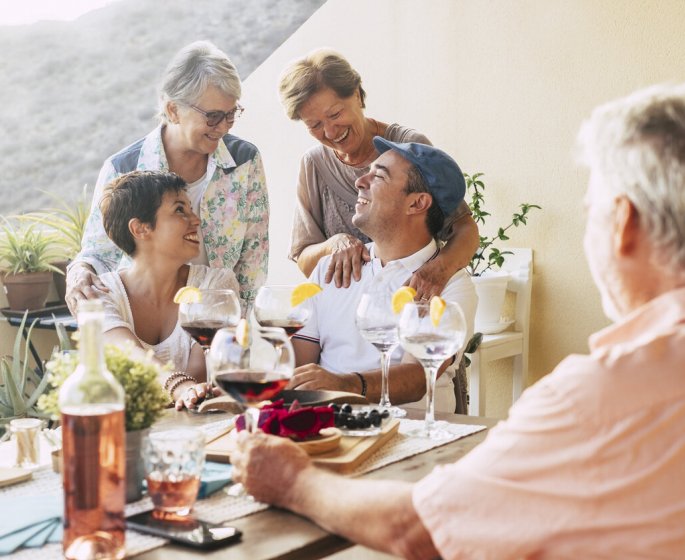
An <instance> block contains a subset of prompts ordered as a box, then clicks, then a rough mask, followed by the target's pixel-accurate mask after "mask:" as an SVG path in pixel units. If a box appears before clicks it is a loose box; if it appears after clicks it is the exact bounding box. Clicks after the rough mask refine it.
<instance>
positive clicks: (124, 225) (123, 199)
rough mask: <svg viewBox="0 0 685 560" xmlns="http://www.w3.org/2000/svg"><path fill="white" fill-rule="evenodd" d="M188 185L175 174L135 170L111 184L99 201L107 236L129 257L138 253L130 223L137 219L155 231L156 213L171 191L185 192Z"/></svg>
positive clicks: (176, 192) (175, 192)
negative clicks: (129, 227) (129, 226)
mask: <svg viewBox="0 0 685 560" xmlns="http://www.w3.org/2000/svg"><path fill="white" fill-rule="evenodd" d="M185 189H186V182H185V181H184V180H183V179H181V178H180V177H179V176H178V175H176V174H175V173H166V172H163V171H132V172H131V173H126V174H125V175H122V176H120V177H117V178H116V179H114V180H113V181H112V182H111V183H109V184H108V185H107V186H106V187H105V189H104V191H103V193H102V198H101V199H100V212H101V213H102V225H103V227H104V228H105V232H106V233H107V236H108V237H109V238H110V239H111V240H112V241H113V242H114V244H115V245H116V246H117V247H119V249H121V250H122V251H123V252H124V253H126V254H127V255H133V254H134V253H135V251H136V242H135V239H134V238H133V235H132V234H131V231H130V230H129V229H128V223H129V221H131V220H132V219H133V218H137V219H138V220H140V221H141V222H142V223H144V224H150V225H151V226H152V228H153V229H154V227H155V224H156V222H157V210H159V207H160V206H161V205H162V198H163V197H164V195H165V194H166V193H168V192H172V193H174V194H178V193H179V192H185Z"/></svg>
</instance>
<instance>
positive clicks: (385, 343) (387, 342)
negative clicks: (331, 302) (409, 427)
mask: <svg viewBox="0 0 685 560" xmlns="http://www.w3.org/2000/svg"><path fill="white" fill-rule="evenodd" d="M391 300H392V292H391V290H390V288H386V289H382V288H381V289H376V290H372V291H369V292H367V293H365V294H363V295H362V298H361V300H360V301H359V305H358V306H357V313H356V317H355V322H356V324H357V329H359V334H361V335H362V337H363V338H364V339H366V340H367V341H368V342H370V343H371V344H373V346H375V347H376V349H377V350H378V351H379V352H380V354H381V374H382V375H381V400H380V402H379V403H378V406H379V408H382V409H384V410H387V411H388V412H389V413H390V415H391V416H393V417H394V418H402V417H404V416H406V415H407V411H406V410H404V409H402V408H399V407H397V406H393V405H392V404H391V403H390V390H389V387H388V373H389V370H390V357H391V356H392V353H393V352H394V351H395V348H397V346H398V345H399V343H400V340H399V335H398V333H397V319H398V316H397V315H396V314H395V313H394V312H393V310H392V305H391Z"/></svg>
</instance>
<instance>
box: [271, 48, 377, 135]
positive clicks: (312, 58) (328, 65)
mask: <svg viewBox="0 0 685 560" xmlns="http://www.w3.org/2000/svg"><path fill="white" fill-rule="evenodd" d="M324 88H331V89H332V90H333V91H334V92H335V94H336V95H337V96H338V97H340V98H341V99H347V98H348V97H351V96H352V95H354V93H355V92H356V91H359V97H360V98H361V103H362V109H363V108H364V107H366V92H365V91H364V88H363V87H362V79H361V76H360V75H359V72H357V71H356V70H355V69H354V68H352V66H351V65H350V63H349V62H348V61H347V59H346V58H345V57H343V56H342V55H340V54H338V53H337V52H335V51H332V50H330V49H317V50H315V51H312V52H310V53H309V54H308V55H307V56H305V57H304V58H301V59H299V60H295V61H294V62H291V63H290V64H289V65H288V66H287V68H286V69H285V70H283V73H282V74H281V78H280V82H279V84H278V92H279V94H280V97H281V104H282V105H283V107H284V108H285V112H286V114H287V115H288V118H289V119H291V120H294V121H298V120H300V114H299V113H300V108H301V107H302V105H304V103H305V102H306V101H307V100H308V99H309V98H310V97H311V96H312V95H314V94H315V93H316V92H318V91H319V90H321V89H324Z"/></svg>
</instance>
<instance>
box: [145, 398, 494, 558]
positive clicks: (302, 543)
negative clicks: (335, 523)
mask: <svg viewBox="0 0 685 560" xmlns="http://www.w3.org/2000/svg"><path fill="white" fill-rule="evenodd" d="M415 414H416V413H415V412H413V411H410V413H409V417H414V418H420V416H416V415H415ZM436 416H437V417H438V418H439V419H441V420H447V421H449V422H454V423H459V424H482V425H484V426H487V427H488V428H489V427H492V426H494V425H495V424H496V423H497V420H495V419H491V418H483V417H476V416H462V415H457V414H437V415H436ZM221 418H222V416H220V415H202V416H201V415H192V414H191V413H188V412H181V413H176V412H175V411H169V412H168V414H167V415H166V416H165V417H164V419H163V420H161V421H160V422H159V423H158V424H157V425H156V426H155V428H158V427H159V428H162V429H163V428H171V427H179V426H181V425H184V426H189V425H199V424H202V423H205V422H212V421H217V420H220V419H221ZM486 434H487V430H484V431H481V432H478V433H476V434H473V435H470V436H467V437H465V438H462V439H459V440H457V441H455V442H452V443H449V444H447V445H443V446H441V447H437V448H435V449H432V450H430V451H428V452H426V453H421V454H419V455H415V456H414V457H410V458H408V459H405V460H403V461H400V462H398V463H393V464H391V465H388V466H386V467H383V468H381V469H378V470H376V471H373V472H370V473H368V474H365V475H363V476H364V478H369V479H394V480H406V481H416V480H419V479H421V478H423V477H424V476H426V475H427V474H428V473H429V472H431V470H433V467H434V466H435V465H437V464H441V463H452V462H454V461H456V460H457V459H459V458H460V457H462V456H463V455H465V454H466V453H468V452H469V451H470V450H471V449H473V448H474V447H475V446H476V445H478V444H479V443H481V442H482V441H483V439H485V435H486ZM231 525H234V526H235V527H238V528H239V529H240V530H241V531H242V532H243V539H242V541H241V542H240V543H238V544H234V545H230V546H228V547H226V548H220V549H218V550H216V551H211V552H206V551H195V550H192V549H189V548H185V547H182V546H178V545H174V544H169V545H167V546H164V547H162V548H157V549H155V550H151V551H149V552H145V553H143V554H141V555H140V556H138V557H137V558H141V559H144V560H168V559H169V558H173V559H174V560H191V559H192V560H196V559H199V558H203V559H219V558H222V559H223V558H229V557H230V558H231V560H267V559H280V560H288V559H297V560H313V559H317V558H326V557H327V556H330V555H333V554H335V558H336V559H338V558H350V559H351V558H361V557H362V556H363V557H364V558H384V557H386V556H385V555H381V554H378V553H375V552H373V551H369V550H368V549H365V548H364V547H359V546H354V545H353V543H350V542H349V541H347V540H346V539H344V538H341V537H338V536H336V535H333V534H331V533H328V532H327V531H324V530H323V529H321V528H320V527H318V526H317V525H315V524H314V523H312V522H311V521H308V520H307V519H304V518H303V517H300V516H298V515H295V514H293V513H290V512H288V511H284V510H278V509H275V508H270V509H268V510H266V511H262V512H259V513H255V514H254V515H249V516H247V517H243V518H241V519H236V520H234V521H232V522H231ZM350 547H354V548H351V549H350V550H349V551H346V552H340V551H344V550H345V549H349V548H350Z"/></svg>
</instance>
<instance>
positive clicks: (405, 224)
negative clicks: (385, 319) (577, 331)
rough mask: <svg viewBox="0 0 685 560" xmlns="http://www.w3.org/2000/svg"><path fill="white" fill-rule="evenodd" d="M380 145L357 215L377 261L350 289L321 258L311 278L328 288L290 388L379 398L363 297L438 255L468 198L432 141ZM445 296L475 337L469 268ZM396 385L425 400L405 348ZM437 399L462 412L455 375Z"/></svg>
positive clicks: (299, 338) (395, 394)
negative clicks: (361, 318) (363, 326)
mask: <svg viewBox="0 0 685 560" xmlns="http://www.w3.org/2000/svg"><path fill="white" fill-rule="evenodd" d="M374 144H375V146H376V149H377V150H378V152H379V153H380V154H381V155H380V156H379V157H378V159H376V161H375V162H374V163H373V164H372V165H371V168H370V170H369V172H368V173H367V174H365V175H363V176H362V177H360V178H359V179H358V180H357V182H356V187H357V189H358V191H359V194H358V198H357V204H356V206H355V215H354V217H353V218H352V222H353V223H354V225H355V226H357V227H358V228H359V229H360V230H361V231H362V232H364V233H365V234H366V235H367V236H368V237H369V238H371V239H372V240H373V242H372V243H369V244H368V249H369V253H370V255H371V260H370V262H368V263H366V264H365V265H364V266H363V267H362V277H361V280H360V281H359V282H353V283H352V285H351V286H350V287H349V288H337V287H336V286H335V284H333V283H326V282H324V275H325V273H326V270H327V269H328V265H329V260H330V257H324V258H323V259H321V261H320V262H319V264H318V265H317V267H316V268H315V269H314V272H313V273H312V275H311V276H310V280H311V281H312V282H315V283H317V284H319V285H321V286H323V292H322V293H321V294H319V295H318V296H317V297H316V298H314V299H313V300H312V302H313V305H314V313H313V316H312V318H311V319H310V320H309V321H308V322H307V325H306V326H305V327H304V328H303V329H302V330H301V331H300V332H299V333H297V335H295V336H294V337H293V345H294V346H295V353H296V357H297V365H298V366H299V367H298V368H297V370H296V372H295V375H294V377H293V379H292V381H291V384H290V387H291V388H294V389H307V390H316V389H328V390H339V391H348V392H353V393H360V394H362V395H364V396H366V397H367V398H368V400H369V401H371V402H378V401H379V399H380V393H381V371H380V369H379V367H378V366H379V355H378V350H376V349H375V348H374V347H373V346H372V345H371V344H370V343H369V342H367V341H366V340H364V339H363V338H362V337H361V335H360V334H359V331H358V329H357V327H356V324H355V313H356V309H357V306H358V304H359V301H360V299H361V297H362V294H364V293H365V292H368V291H370V290H371V289H372V288H375V287H376V286H378V285H379V283H382V285H383V287H384V289H385V290H386V293H387V291H390V292H394V291H395V290H397V289H398V288H399V287H400V286H402V285H403V284H404V283H405V282H406V281H407V280H408V279H409V277H410V276H411V275H412V273H413V272H414V271H415V270H416V269H418V268H419V267H420V266H421V265H422V264H424V263H425V262H426V261H428V260H430V259H432V258H433V257H435V255H437V253H438V245H437V243H436V241H435V237H436V236H437V234H438V232H439V231H440V229H441V228H442V226H443V222H444V219H445V216H449V215H450V214H451V213H452V212H453V211H454V209H455V208H456V207H457V205H458V204H459V203H460V202H461V201H462V200H463V198H464V192H465V189H466V186H465V184H464V177H463V174H462V172H461V170H460V169H459V166H458V165H457V163H456V162H455V161H454V160H453V159H452V158H451V157H450V156H448V155H447V154H446V153H445V152H443V151H442V150H439V149H437V148H434V147H433V146H428V145H424V144H416V143H408V144H396V143H394V142H390V141H388V140H385V139H383V138H380V137H378V136H377V137H376V138H374ZM441 295H442V298H443V299H444V300H445V301H452V302H456V303H458V304H459V305H460V306H461V308H462V310H463V312H464V315H465V317H466V320H467V324H468V326H469V336H470V334H471V333H472V331H473V319H474V316H475V311H476V302H477V297H476V294H475V290H474V288H473V284H472V283H471V279H470V277H469V276H468V274H467V273H466V272H464V271H459V272H457V273H456V274H455V275H454V276H453V277H452V278H451V279H450V281H449V282H448V283H447V285H446V286H445V289H444V290H443V292H442V294H441ZM467 340H468V338H467ZM445 367H446V365H445ZM443 369H444V367H443ZM389 388H390V400H391V401H392V402H393V403H395V404H401V403H409V402H414V401H418V400H419V399H420V398H421V397H422V396H423V395H424V393H425V391H426V381H425V376H424V373H423V369H422V367H421V366H420V365H419V364H418V362H416V360H415V359H414V358H413V357H412V356H411V355H409V354H404V355H403V354H402V352H401V350H397V351H396V352H395V353H394V354H393V359H392V362H391V367H390V379H389ZM436 398H437V399H438V401H437V402H436V408H437V409H438V410H449V411H454V410H455V399H454V392H453V391H452V385H451V379H449V378H448V376H442V377H441V378H439V379H438V383H437V385H436Z"/></svg>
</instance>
